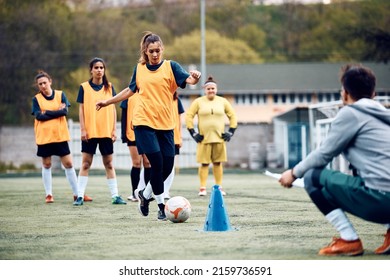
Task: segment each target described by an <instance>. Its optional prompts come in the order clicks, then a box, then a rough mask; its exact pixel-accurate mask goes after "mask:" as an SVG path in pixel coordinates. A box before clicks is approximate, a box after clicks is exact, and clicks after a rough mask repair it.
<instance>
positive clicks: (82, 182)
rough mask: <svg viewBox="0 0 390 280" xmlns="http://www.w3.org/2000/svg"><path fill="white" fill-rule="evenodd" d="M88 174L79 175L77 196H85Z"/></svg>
mask: <svg viewBox="0 0 390 280" xmlns="http://www.w3.org/2000/svg"><path fill="white" fill-rule="evenodd" d="M87 183H88V176H79V179H78V180H77V196H78V197H82V198H84V193H85V189H86V188H87Z"/></svg>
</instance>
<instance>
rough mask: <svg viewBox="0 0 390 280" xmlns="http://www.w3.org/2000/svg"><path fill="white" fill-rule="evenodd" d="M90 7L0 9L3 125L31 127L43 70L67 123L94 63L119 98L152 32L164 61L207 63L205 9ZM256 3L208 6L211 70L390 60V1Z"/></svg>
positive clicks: (54, 4) (18, 5)
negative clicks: (60, 98)
mask: <svg viewBox="0 0 390 280" xmlns="http://www.w3.org/2000/svg"><path fill="white" fill-rule="evenodd" d="M85 2H86V1H79V0H73V1H69V0H29V1H25V0H0V69H1V70H0V91H1V94H0V99H1V102H0V125H20V124H31V123H32V120H33V118H32V116H31V98H32V97H33V95H34V94H35V93H36V88H35V87H34V76H35V74H36V71H37V70H38V69H43V70H45V71H47V72H48V73H49V74H51V75H52V77H53V80H54V81H53V88H56V89H57V88H58V89H62V90H64V91H65V93H66V95H67V97H68V99H69V100H70V102H71V103H72V105H73V107H71V110H70V117H71V118H73V119H74V120H78V110H77V109H76V108H77V104H76V98H77V92H78V88H79V85H80V83H81V82H83V81H86V80H87V79H89V69H88V61H89V60H90V59H92V58H93V57H95V56H99V57H102V58H104V59H105V60H106V62H107V64H108V72H107V74H108V77H109V79H110V81H112V82H113V84H114V86H115V88H116V90H117V91H119V90H121V89H123V88H124V87H125V86H127V85H128V83H129V81H130V75H131V73H132V70H133V68H134V66H135V65H136V63H137V60H138V57H139V40H140V38H141V37H142V33H143V31H146V30H150V31H153V32H155V33H157V34H159V35H160V36H161V37H162V39H163V41H164V45H165V49H166V51H165V57H167V58H169V59H173V60H176V61H178V62H180V63H181V64H184V65H186V64H199V63H200V53H201V50H200V7H199V5H200V4H199V2H200V1H199V0H187V1H180V0H178V1H177V2H176V3H172V2H165V1H164V0H153V1H151V4H150V5H147V6H133V5H128V6H121V7H107V6H99V5H95V6H93V7H90V6H87V5H85ZM87 2H88V1H87ZM130 2H131V1H130ZM252 2H253V1H250V0H226V1H210V0H208V1H206V3H207V6H206V28H207V31H206V59H207V63H208V64H235V63H240V64H258V63H277V62H310V61H315V62H349V61H359V62H360V61H377V62H384V63H387V61H388V60H389V58H390V28H389V26H390V1H387V0H366V1H353V2H351V1H341V0H339V1H333V4H329V5H324V4H311V5H303V4H297V3H290V4H289V3H286V4H283V5H275V6H272V5H271V6H263V5H254V4H253V3H252ZM70 3H71V4H73V5H70ZM83 3H84V5H83Z"/></svg>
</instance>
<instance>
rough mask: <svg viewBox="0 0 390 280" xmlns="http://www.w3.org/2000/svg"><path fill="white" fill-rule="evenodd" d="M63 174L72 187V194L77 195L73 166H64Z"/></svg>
mask: <svg viewBox="0 0 390 280" xmlns="http://www.w3.org/2000/svg"><path fill="white" fill-rule="evenodd" d="M65 176H66V179H68V182H69V184H70V186H71V187H72V192H73V195H78V193H77V175H76V170H75V169H74V167H71V168H65Z"/></svg>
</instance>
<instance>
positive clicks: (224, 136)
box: [222, 131, 233, 142]
mask: <svg viewBox="0 0 390 280" xmlns="http://www.w3.org/2000/svg"><path fill="white" fill-rule="evenodd" d="M232 136H233V133H231V132H229V131H228V132H225V133H222V139H223V140H224V141H226V142H229V141H230V139H231V138H232Z"/></svg>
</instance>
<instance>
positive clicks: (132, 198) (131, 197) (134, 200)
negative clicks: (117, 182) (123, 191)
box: [127, 195, 138, 202]
mask: <svg viewBox="0 0 390 280" xmlns="http://www.w3.org/2000/svg"><path fill="white" fill-rule="evenodd" d="M127 200H130V201H132V202H137V201H138V199H137V198H136V197H135V196H134V195H130V196H128V197H127Z"/></svg>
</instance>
